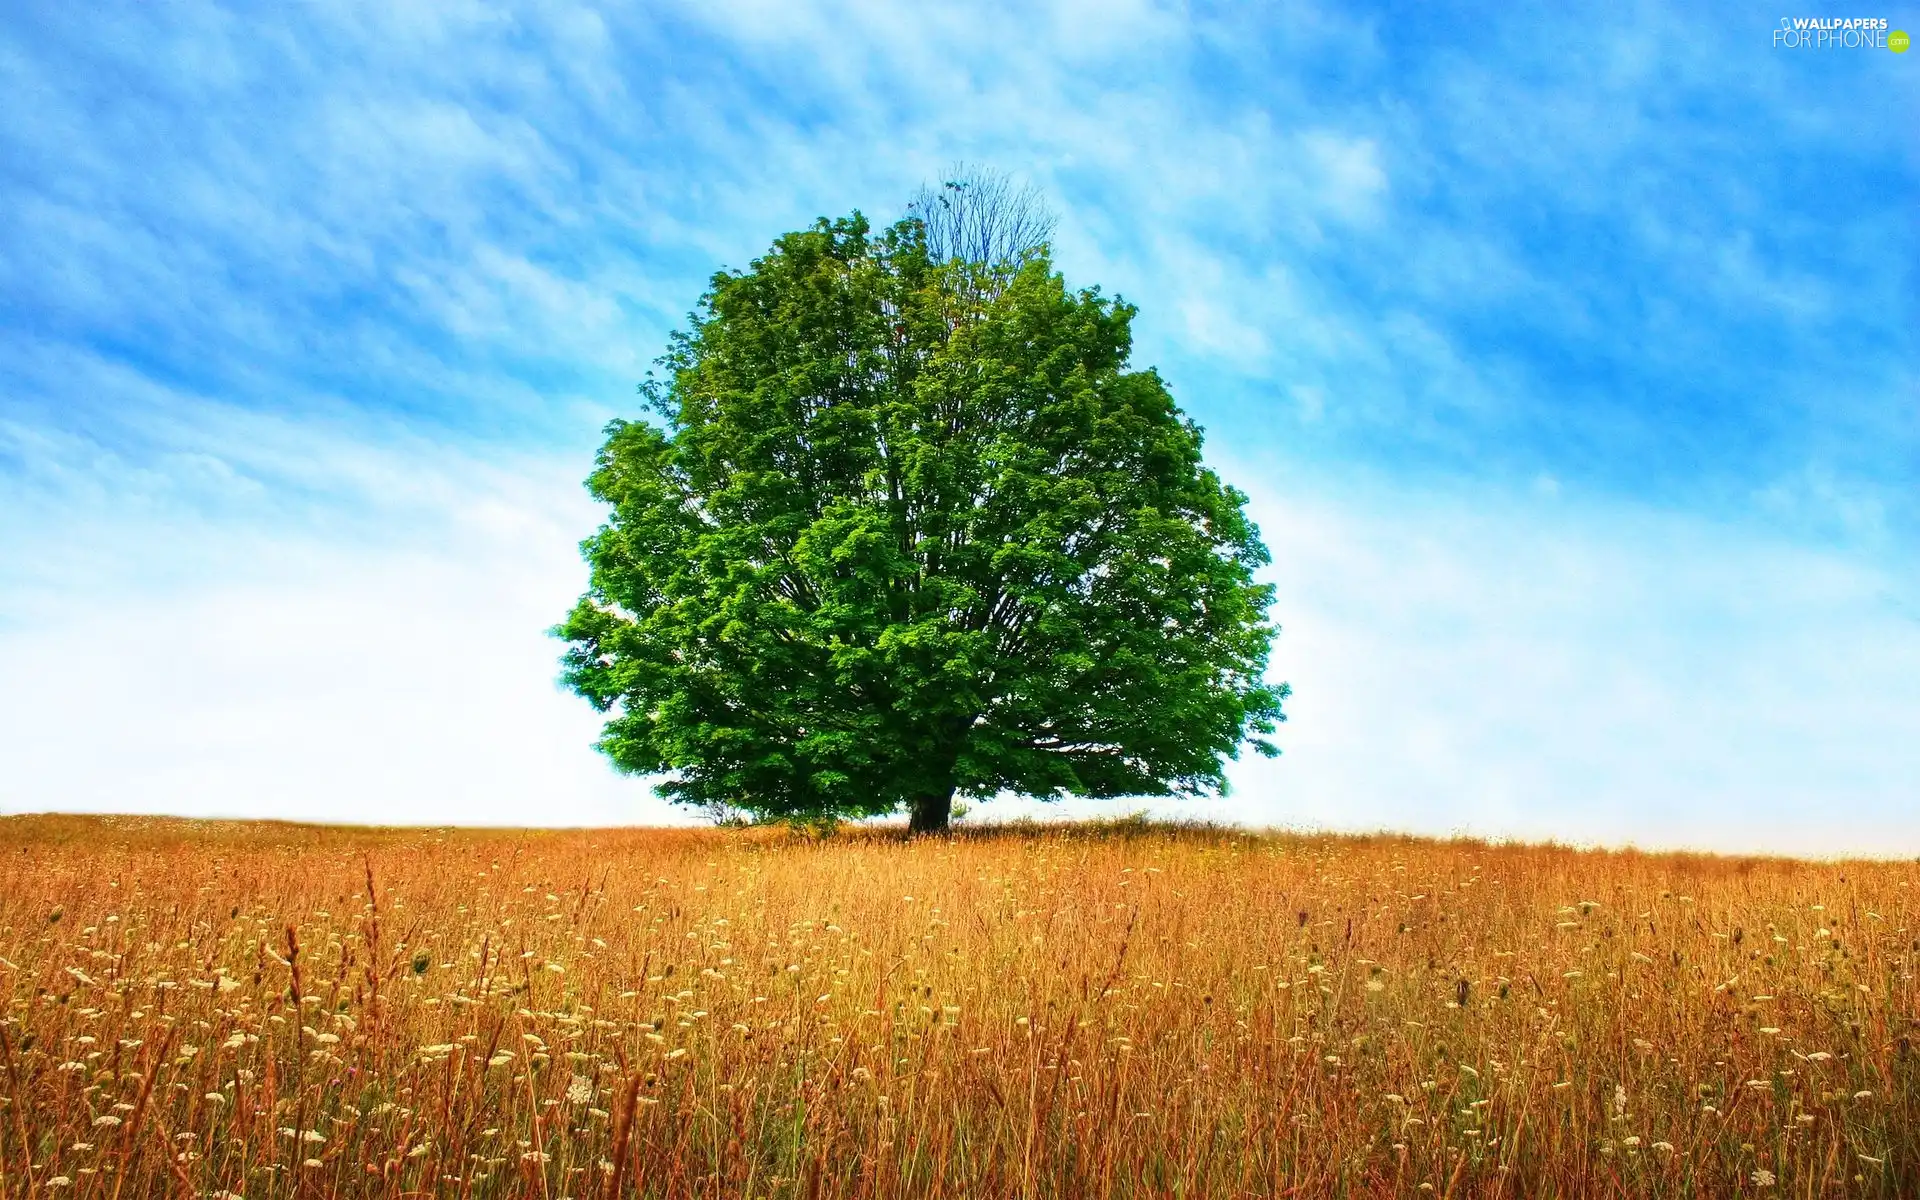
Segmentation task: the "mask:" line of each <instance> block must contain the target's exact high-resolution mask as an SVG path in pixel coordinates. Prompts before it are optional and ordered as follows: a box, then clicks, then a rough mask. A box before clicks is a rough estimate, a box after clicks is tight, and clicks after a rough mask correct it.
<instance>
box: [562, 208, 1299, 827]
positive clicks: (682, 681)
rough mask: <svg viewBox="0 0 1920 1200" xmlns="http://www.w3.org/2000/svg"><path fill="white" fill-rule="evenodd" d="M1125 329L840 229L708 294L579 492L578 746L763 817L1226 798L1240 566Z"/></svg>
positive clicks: (1266, 726) (920, 232) (1230, 516)
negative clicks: (1079, 799) (604, 512)
mask: <svg viewBox="0 0 1920 1200" xmlns="http://www.w3.org/2000/svg"><path fill="white" fill-rule="evenodd" d="M1134 312H1135V310H1134V309H1133V308H1132V307H1131V306H1129V305H1127V304H1125V303H1124V302H1122V301H1120V300H1118V299H1109V298H1106V297H1104V296H1102V295H1101V294H1100V292H1099V290H1098V289H1097V288H1095V289H1086V290H1080V291H1074V290H1070V289H1069V288H1068V287H1067V286H1066V283H1065V281H1064V280H1063V279H1062V277H1061V276H1060V275H1059V274H1058V273H1056V272H1055V271H1054V270H1053V267H1052V264H1051V261H1050V259H1049V256H1048V253H1047V250H1046V247H1045V246H1044V244H1043V245H1040V246H1038V247H1028V248H1025V249H1022V250H1021V251H1020V252H1019V253H1018V254H1017V255H1009V256H1006V257H1001V258H999V259H997V260H995V261H982V260H978V259H971V260H970V259H967V258H961V257H955V258H951V259H947V260H945V261H941V260H940V259H937V258H935V257H934V256H933V255H931V254H930V253H929V250H928V236H927V225H926V223H924V222H922V221H920V220H918V219H914V218H909V219H907V220H904V221H901V222H900V223H898V224H896V225H894V226H892V227H891V228H888V229H886V230H884V231H882V232H880V233H877V234H876V233H875V232H874V231H873V230H872V229H871V228H870V227H869V225H868V223H867V221H866V220H865V219H864V218H862V217H861V216H860V214H858V213H855V214H854V215H853V216H851V217H849V218H846V219H843V220H836V221H827V220H824V219H823V220H821V221H820V222H818V223H817V224H816V225H815V226H814V227H813V228H812V229H808V230H804V231H801V232H795V233H789V234H786V235H784V236H782V237H780V238H779V239H778V240H777V241H776V242H775V243H774V245H773V247H772V249H771V250H770V251H769V252H768V253H767V254H766V255H765V256H764V257H761V258H759V259H756V260H755V261H754V262H753V263H752V265H751V266H750V267H749V268H748V269H746V270H744V271H727V272H721V273H719V274H717V275H715V276H714V277H713V279H712V282H711V286H710V288H709V290H708V291H707V293H706V295H705V296H704V297H703V298H702V299H701V302H700V305H699V307H698V309H697V310H696V312H695V313H694V314H693V315H692V316H691V317H690V319H689V321H690V323H689V327H688V328H687V329H686V330H685V331H683V332H681V333H677V334H675V335H674V337H673V339H672V342H671V345H670V348H669V350H668V352H667V354H666V355H665V357H664V358H663V359H662V360H661V369H662V374H661V376H660V377H653V376H650V377H649V380H648V382H647V383H646V384H644V385H642V389H641V390H642V393H643V395H644V396H645V398H646V400H647V403H648V407H649V409H650V410H651V413H652V417H653V419H652V420H648V419H638V420H630V421H629V420H617V421H614V422H613V423H612V424H611V425H609V426H608V427H607V430H606V435H607V438H606V442H605V444H604V445H603V446H602V448H601V450H600V452H599V455H598V458H597V460H596V464H595V469H594V471H593V474H592V476H591V477H590V478H589V480H588V488H589V490H590V491H591V493H592V494H593V496H594V497H595V498H597V499H598V500H600V501H602V502H604V503H606V504H608V505H610V506H611V515H610V518H609V520H608V521H607V523H606V524H605V525H603V526H602V527H601V528H600V529H599V531H598V532H596V533H595V534H594V535H593V536H592V537H590V538H588V539H587V540H586V541H585V542H584V543H582V549H583V552H584V553H585V556H586V558H587V561H588V563H589V564H590V567H591V574H590V584H589V587H588V590H587V592H586V594H585V595H584V596H582V597H581V599H580V601H579V603H578V604H577V605H576V606H575V607H574V609H573V610H572V612H571V614H570V615H569V616H568V617H567V619H566V620H565V621H564V622H563V623H562V624H561V625H559V626H558V627H557V628H556V629H555V630H554V632H555V634H556V635H557V636H559V637H561V638H564V639H566V640H567V641H568V642H569V643H570V645H569V648H568V650H567V652H566V654H565V657H564V660H563V661H564V675H563V679H564V681H565V682H566V683H567V684H568V685H569V686H571V687H572V688H573V689H574V690H576V691H577V692H578V693H579V694H580V695H582V696H584V697H586V698H587V699H588V700H589V701H591V702H592V703H593V704H594V705H595V707H596V708H597V709H599V710H600V711H602V712H604V713H607V714H608V719H607V721H606V723H605V726H604V730H603V735H602V737H601V739H600V741H599V743H598V745H599V748H600V749H601V750H602V751H603V752H604V753H606V754H607V755H608V757H609V758H611V759H612V761H613V762H614V763H615V764H616V765H617V766H619V767H620V768H622V769H624V770H627V771H631V772H635V773H647V774H653V773H662V774H666V775H667V776H668V777H669V778H668V781H667V782H666V783H665V784H664V785H663V786H662V788H661V790H662V792H663V793H664V794H666V795H667V796H669V797H671V798H672V799H675V800H677V801H680V802H684V803H691V804H699V805H708V806H716V807H726V808H736V809H744V810H746V811H749V812H751V813H753V814H755V815H756V816H759V817H761V818H787V819H795V820H799V819H814V818H823V817H824V818H833V817H854V816H869V815H878V814H884V813H890V812H898V811H901V810H902V809H903V808H904V809H906V810H907V811H908V812H910V813H911V816H912V826H913V828H915V829H916V830H929V829H940V828H944V827H945V825H946V824H947V821H948V819H949V815H950V812H951V808H952V801H953V797H954V796H955V795H956V794H961V795H971V796H979V797H986V796H991V795H994V794H996V793H999V792H1001V791H1011V792H1015V793H1020V794H1025V795H1030V796H1041V797H1049V798H1051V797H1058V796H1061V795H1067V794H1071V795H1080V796H1097V797H1115V796H1133V795H1169V794H1178V793H1201V792H1207V791H1217V790H1224V788H1225V779H1224V776H1223V774H1222V768H1223V765H1224V763H1223V760H1224V759H1226V758H1229V757H1233V756H1235V755H1237V753H1238V750H1239V748H1240V747H1241V746H1242V745H1243V744H1246V743H1248V742H1249V741H1250V742H1251V744H1252V745H1253V746H1254V747H1255V748H1256V749H1257V750H1258V751H1260V752H1261V753H1265V754H1273V753H1277V751H1276V750H1275V749H1274V747H1273V746H1272V744H1271V743H1270V742H1269V741H1268V740H1267V739H1266V737H1265V736H1264V735H1268V734H1271V733H1272V732H1273V731H1274V729H1275V725H1276V723H1277V722H1279V721H1281V720H1283V719H1284V718H1283V716H1282V712H1281V703H1282V701H1283V700H1284V698H1285V697H1286V695H1287V688H1286V685H1284V684H1270V683H1268V682H1266V681H1265V678H1264V674H1265V669H1266V664H1267V654H1268V647H1269V644H1270V642H1271V639H1272V636H1273V633H1274V628H1273V627H1272V626H1271V625H1270V624H1268V622H1267V619H1266V613H1267V609H1268V607H1269V606H1270V604H1271V602H1272V589H1271V587H1270V586H1267V585H1262V584H1258V583H1256V582H1254V572H1255V571H1256V570H1257V569H1258V568H1259V567H1260V566H1262V565H1263V564H1265V563H1266V562H1267V561H1268V559H1267V551H1266V549H1265V547H1264V546H1263V545H1262V543H1261V541H1260V538H1259V534H1258V531H1257V530H1256V529H1255V528H1254V526H1253V524H1252V523H1251V522H1250V521H1249V520H1248V518H1247V516H1246V514H1245V511H1244V506H1245V503H1246V497H1245V496H1244V495H1243V494H1241V493H1240V492H1238V491H1236V490H1235V489H1234V488H1232V487H1230V486H1228V485H1226V484H1225V483H1223V482H1222V481H1221V480H1220V479H1219V477H1218V476H1217V475H1215V474H1214V472H1213V471H1211V470H1209V469H1208V468H1207V467H1206V466H1205V465H1204V464H1203V463H1202V460H1201V432H1200V429H1199V428H1198V427H1197V426H1196V425H1195V424H1194V423H1193V422H1192V421H1190V420H1188V419H1187V418H1186V417H1185V416H1184V415H1183V414H1182V412H1181V411H1180V409H1179V407H1178V406H1177V405H1176V404H1175V403H1174V401H1173V398H1172V396H1171V395H1170V394H1169V393H1168V391H1167V388H1166V386H1165V385H1164V384H1163V382H1162V381H1161V379H1160V377H1159V376H1158V375H1157V374H1156V373H1155V372H1154V371H1153V370H1151V369H1147V370H1134V369H1131V368H1130V367H1129V365H1128V357H1129V353H1130V350H1131V321H1132V318H1133V316H1134Z"/></svg>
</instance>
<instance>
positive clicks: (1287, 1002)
mask: <svg viewBox="0 0 1920 1200" xmlns="http://www.w3.org/2000/svg"><path fill="white" fill-rule="evenodd" d="M1916 879H1920V869H1916V867H1915V866H1914V865H1913V864H1911V863H1895V862H1819V863H1815V862H1797V861H1789V860H1775V859H1727V858H1715V857H1708V856H1685V855H1660V854H1642V853H1634V852H1611V853H1606V852H1583V851H1574V850H1570V849H1565V848H1558V847H1529V846H1506V845H1489V844H1482V843H1477V842H1465V841H1460V842H1433V841H1420V840H1413V839H1402V838H1391V837H1372V838H1341V837H1314V836H1295V835H1271V836H1265V835H1263V836H1254V835H1248V834H1241V833H1236V832H1232V831H1223V830H1211V829H1180V828H1156V827H1153V826H1148V825H1143V824H1138V823H1132V822H1118V823H1113V824H1107V825H1101V826H1094V827H1081V828H1070V829H1017V828H1016V829H989V830H966V831H959V832H956V833H955V834H954V835H953V836H950V837H944V838H938V839H920V840H916V841H908V840H906V839H905V838H904V837H902V836H901V835H900V834H899V833H898V832H897V831H859V832H854V833H843V834H840V835H838V836H834V837H829V838H813V837H804V836H799V835H796V834H792V833H787V832H784V831H775V830H761V829H748V830H717V829H716V830H681V831H666V830H594V831H549V832H522V831H511V832H507V831H497V830H496V831H481V830H451V829H449V830H359V829H329V828H316V827H304V826H293V825H275V824H261V823H220V822H192V821H175V820H160V819H148V818H124V817H123V818H84V817H19V818H10V819H6V820H0V997H4V1015H3V1016H0V1180H3V1181H4V1183H3V1184H0V1193H4V1194H5V1195H6V1196H54V1197H62V1198H65V1197H75V1198H77V1197H148V1196H162V1195H168V1196H189V1195H191V1196H212V1197H225V1198H228V1200H231V1198H232V1197H246V1198H247V1200H265V1198H267V1197H324V1196H377V1197H400V1196H425V1195H434V1196H460V1197H468V1196H472V1197H507V1196H515V1197H519V1196H537V1197H542V1198H543V1200H556V1198H559V1197H571V1198H573V1200H586V1198H588V1197H602V1196H616V1195H617V1196H636V1195H637V1196H649V1197H655V1196H657V1197H683V1196H684V1197H696V1196H697V1197H756V1198H757V1197H802V1196H804V1197H832V1198H840V1197H882V1196H916V1197H917V1196H948V1197H1105V1196H1128V1197H1131V1196H1166V1197H1209V1196H1233V1197H1251V1196H1258V1197H1277V1196H1302V1197H1307V1196H1316V1197H1317V1196H1407V1197H1427V1196H1440V1197H1462V1196H1476V1197H1478V1196H1504V1197H1548V1196H1715V1197H1721V1196H1734V1195H1764V1196H1804V1197H1812V1196H1830V1195H1831V1196H1838V1195H1846V1196H1854V1195H1860V1196H1886V1197H1894V1196H1914V1195H1920V1156H1917V1155H1920V1135H1917V1134H1916V1130H1920V1066H1917V1065H1916V1059H1915V1054H1914V1049H1913V1046H1912V1041H1911V1039H1912V1038H1913V1036H1914V1035H1915V1033H1916V1032H1920V1031H1916V1029H1915V1019H1914V1018H1915V1016H1916V1011H1917V1010H1916V1008H1915V999H1916V993H1915V981H1914V974H1915V960H1916V958H1917V957H1920V941H1917V940H1916V938H1917V937H1920V933H1916V929H1915V926H1916V918H1917V916H1920V914H1916V912H1915V905H1914V899H1915V898H1914V884H1915V881H1916Z"/></svg>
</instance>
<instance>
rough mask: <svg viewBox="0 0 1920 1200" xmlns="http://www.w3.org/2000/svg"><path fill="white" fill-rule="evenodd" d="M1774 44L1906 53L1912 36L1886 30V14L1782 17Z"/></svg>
mask: <svg viewBox="0 0 1920 1200" xmlns="http://www.w3.org/2000/svg"><path fill="white" fill-rule="evenodd" d="M1773 44H1774V45H1775V46H1776V47H1779V48H1781V49H1786V50H1891V51H1893V52H1894V53H1895V54H1905V53H1906V52H1907V47H1908V46H1910V45H1912V39H1911V38H1909V37H1908V36H1907V35H1906V32H1905V31H1904V30H1899V29H1894V30H1892V31H1891V32H1889V23H1888V21H1887V19H1886V18H1885V17H1781V18H1780V28H1778V29H1776V30H1774V31H1773Z"/></svg>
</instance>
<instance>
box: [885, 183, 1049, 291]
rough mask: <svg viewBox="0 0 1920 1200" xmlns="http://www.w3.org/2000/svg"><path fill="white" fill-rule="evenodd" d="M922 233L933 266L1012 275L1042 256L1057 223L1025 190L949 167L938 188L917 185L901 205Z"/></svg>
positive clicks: (1028, 189)
mask: <svg viewBox="0 0 1920 1200" xmlns="http://www.w3.org/2000/svg"><path fill="white" fill-rule="evenodd" d="M907 214H908V215H909V216H912V217H916V218H918V219H919V220H920V222H921V224H923V225H924V226H926V230H927V254H928V257H930V258H932V259H933V260H934V261H935V262H941V263H944V262H951V261H953V260H954V259H959V260H961V261H962V262H965V263H969V264H973V265H976V266H982V267H986V268H988V269H989V270H994V271H995V273H999V272H1001V271H1007V272H1008V273H1011V272H1010V270H1009V269H1013V270H1017V269H1018V268H1019V267H1021V266H1023V265H1025V264H1026V263H1027V262H1029V261H1031V260H1032V259H1033V258H1034V257H1035V256H1037V255H1038V254H1040V253H1041V252H1042V251H1043V250H1045V248H1046V245H1047V241H1048V239H1050V238H1051V237H1052V236H1053V231H1054V227H1055V225H1057V224H1058V218H1057V217H1055V216H1054V213H1053V210H1052V209H1050V208H1048V207H1047V203H1046V200H1045V198H1044V197H1043V196H1042V195H1041V194H1040V190H1039V189H1038V188H1035V187H1033V186H1032V185H1031V184H1028V185H1024V186H1015V184H1014V182H1013V180H1012V179H1011V178H1009V177H1008V176H1006V175H1004V174H1001V173H1000V172H998V171H992V170H988V169H987V168H984V167H973V166H969V165H968V164H966V163H956V164H954V167H953V170H952V172H951V173H950V177H949V178H948V179H946V180H944V181H943V182H942V183H941V184H940V186H939V187H934V186H933V185H931V184H922V185H921V187H920V190H919V191H918V192H917V193H915V194H914V197H913V200H912V202H911V203H909V204H908V205H907Z"/></svg>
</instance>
